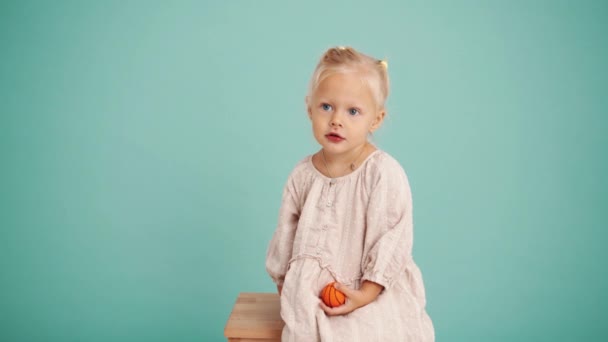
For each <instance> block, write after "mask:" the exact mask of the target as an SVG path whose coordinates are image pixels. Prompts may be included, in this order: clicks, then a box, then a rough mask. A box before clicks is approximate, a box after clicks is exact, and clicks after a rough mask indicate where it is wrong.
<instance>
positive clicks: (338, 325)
mask: <svg viewBox="0 0 608 342" xmlns="http://www.w3.org/2000/svg"><path fill="white" fill-rule="evenodd" d="M412 244H413V219H412V197H411V191H410V186H409V182H408V179H407V175H406V174H405V172H404V170H403V168H402V167H401V165H400V164H399V162H398V161H397V160H395V159H394V158H393V157H392V156H390V155H389V154H388V153H386V152H384V151H383V150H379V149H377V150H375V151H374V152H372V153H371V154H370V155H369V156H368V157H367V158H366V159H365V161H364V162H363V163H362V164H361V165H360V166H359V167H358V168H357V169H355V170H354V171H353V172H351V173H350V174H348V175H345V176H343V177H338V178H334V179H333V181H332V179H330V178H328V177H326V176H325V175H323V174H322V173H320V172H319V171H318V170H317V169H316V167H315V166H314V165H313V163H312V155H309V156H307V157H306V158H304V159H303V160H301V161H300V162H299V163H298V164H297V165H296V166H295V167H294V169H293V170H292V172H291V173H290V175H289V177H288V180H287V182H286V184H285V188H284V190H283V197H282V202H281V208H280V210H279V219H278V225H277V227H276V230H275V232H274V235H273V236H272V239H271V241H270V243H269V246H268V250H267V256H266V270H267V272H268V274H269V275H270V277H271V278H272V280H273V281H274V282H275V283H276V284H277V285H282V286H283V290H282V293H281V317H282V318H283V321H284V322H285V327H284V328H283V331H282V338H281V340H282V341H284V342H285V341H306V342H307V341H329V342H332V341H349V342H353V341H361V342H371V341H382V342H384V341H416V342H422V341H434V340H435V332H434V328H433V323H432V321H431V319H430V317H429V315H428V314H427V312H426V309H425V306H426V298H425V290H424V283H423V279H422V274H421V272H420V269H419V268H418V266H417V265H416V264H415V263H414V260H413V258H412ZM364 280H369V281H373V282H375V283H378V284H380V285H382V286H384V289H383V290H382V292H381V293H380V295H379V296H378V297H377V298H376V299H375V300H374V301H373V302H371V303H370V304H368V305H366V306H363V307H361V308H359V309H356V310H355V311H353V312H351V313H349V314H347V315H341V316H327V315H326V314H325V312H324V311H323V310H322V309H321V307H320V306H319V301H320V299H319V294H320V292H321V290H322V289H323V287H325V285H326V284H327V283H329V282H332V281H338V282H340V283H342V284H345V285H347V286H349V287H351V288H354V289H359V288H360V286H361V282H362V281H364Z"/></svg>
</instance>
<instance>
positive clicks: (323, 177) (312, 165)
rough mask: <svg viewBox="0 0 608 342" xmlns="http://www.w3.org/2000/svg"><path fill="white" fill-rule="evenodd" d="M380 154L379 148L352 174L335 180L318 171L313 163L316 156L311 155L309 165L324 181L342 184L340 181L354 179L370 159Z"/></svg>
mask: <svg viewBox="0 0 608 342" xmlns="http://www.w3.org/2000/svg"><path fill="white" fill-rule="evenodd" d="M380 152H382V150H380V149H379V148H377V147H376V150H374V151H373V152H372V153H370V154H369V155H368V156H367V157H365V159H364V160H363V162H362V163H361V165H359V166H358V167H357V168H356V169H354V170H353V172H351V173H349V174H346V175H344V176H340V177H334V178H330V177H327V176H326V175H324V174H323V173H321V171H319V170H318V169H317V167H316V166H315V164H314V163H313V162H312V156H313V155H314V154H311V155H309V156H308V160H307V163H308V165H309V166H310V168H311V169H312V170H313V171H314V173H315V174H317V176H319V177H320V178H322V179H323V180H325V181H328V182H331V181H332V180H333V181H334V182H340V181H342V180H344V179H347V178H349V177H353V176H354V175H356V174H357V173H359V171H360V170H361V169H362V168H363V165H365V164H366V163H367V162H368V160H370V158H371V157H372V156H374V155H375V154H378V153H380Z"/></svg>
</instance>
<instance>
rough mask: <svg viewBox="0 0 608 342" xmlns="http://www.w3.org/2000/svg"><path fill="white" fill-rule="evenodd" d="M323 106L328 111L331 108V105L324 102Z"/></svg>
mask: <svg viewBox="0 0 608 342" xmlns="http://www.w3.org/2000/svg"><path fill="white" fill-rule="evenodd" d="M321 108H323V110H324V111H326V112H327V111H329V110H331V105H328V104H327V103H324V104H322V105H321Z"/></svg>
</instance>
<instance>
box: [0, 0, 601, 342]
mask: <svg viewBox="0 0 608 342" xmlns="http://www.w3.org/2000/svg"><path fill="white" fill-rule="evenodd" d="M607 14H608V3H607V2H605V1H595V2H593V1H579V2H572V1H457V2H456V1H442V2H437V1H435V2H424V1H392V2H376V3H375V4H372V2H370V1H368V2H362V3H360V4H355V3H352V2H350V1H340V2H332V3H325V2H324V1H302V2H291V3H290V4H289V5H288V4H286V2H283V1H272V2H271V1H225V2H220V1H217V2H193V1H192V2H191V1H178V2H176V3H172V2H169V1H159V2H152V1H139V2H138V1H125V2H123V1H70V2H67V1H66V2H52V1H40V2H25V1H15V2H8V1H3V2H2V3H1V4H0V46H1V49H2V53H1V55H0V103H1V108H2V109H1V111H2V113H1V116H0V120H1V121H0V128H1V134H0V153H1V157H2V159H1V161H2V164H1V166H2V167H1V170H0V173H1V177H0V189H1V190H0V228H1V229H0V267H1V270H2V271H1V273H0V277H1V280H0V325H1V326H0V340H2V341H222V340H223V328H224V324H225V322H226V320H227V318H228V315H229V312H230V310H231V307H232V305H233V303H234V300H235V298H236V296H237V294H238V293H239V292H249V291H251V292H271V291H273V290H274V286H273V284H272V283H271V281H270V279H269V277H268V276H267V275H266V273H265V269H264V259H265V252H266V246H267V242H268V240H269V239H270V237H271V235H272V233H273V231H274V228H275V223H276V219H277V213H278V208H279V204H280V197H281V192H282V187H283V184H284V182H285V180H286V178H287V175H288V173H289V171H290V170H291V168H292V167H293V166H294V165H295V163H296V162H297V161H299V160H300V159H302V158H303V157H304V156H306V155H307V154H310V153H313V152H314V151H316V150H317V148H318V145H317V144H316V142H315V140H314V138H313V136H312V133H311V128H310V124H309V122H308V120H307V118H306V115H305V110H304V95H305V92H306V87H307V83H308V80H309V77H310V74H311V73H312V70H313V68H314V66H315V64H316V62H317V60H318V58H319V57H320V55H321V54H322V53H323V51H324V50H325V49H327V48H328V47H330V46H334V45H351V46H353V47H355V48H357V49H359V50H361V51H362V52H364V53H368V54H371V55H373V56H375V57H378V58H386V59H388V61H389V72H390V77H391V82H392V89H391V95H390V97H389V101H388V110H389V117H388V118H387V121H386V122H385V125H384V126H383V127H382V128H381V129H380V130H379V131H378V132H377V133H376V137H375V140H374V141H375V143H376V144H378V145H379V147H381V148H383V149H384V150H386V151H388V152H389V153H391V154H392V155H393V156H394V157H396V158H397V159H398V160H399V161H400V162H401V163H402V165H403V167H404V168H405V170H406V172H407V173H408V176H409V179H410V183H411V186H412V192H413V199H414V221H415V237H416V239H415V244H414V257H415V260H416V262H417V263H418V265H419V266H420V268H421V270H422V272H423V276H424V281H425V286H426V291H427V300H428V306H427V309H428V312H429V314H430V316H431V317H432V319H433V322H434V324H435V329H436V335H437V340H438V341H601V340H606V339H608V330H607V329H606V326H605V319H606V316H605V314H604V313H605V310H606V306H607V304H608V301H607V295H606V289H608V281H607V279H608V278H607V276H606V274H607V273H606V260H607V257H608V253H607V252H606V250H607V249H606V246H605V245H606V242H607V237H608V234H607V233H606V228H607V226H606V219H605V218H606V216H605V215H606V214H605V209H606V194H607V190H608V186H607V185H608V182H607V180H606V174H607V173H608V168H607V165H608V163H607V158H606V147H608V146H607V142H608V141H607V135H606V132H607V128H608V119H607V114H608V112H607V109H608V100H607V96H606V95H607V94H606V86H607V81H608V77H607V76H608V72H607V68H606V61H607V60H608V47H607V39H606V33H607V32H608V31H607V29H608V20H607Z"/></svg>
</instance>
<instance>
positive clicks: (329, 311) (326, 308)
mask: <svg viewBox="0 0 608 342" xmlns="http://www.w3.org/2000/svg"><path fill="white" fill-rule="evenodd" d="M319 306H320V307H321V309H323V311H325V313H326V314H327V315H329V316H332V314H333V312H332V310H331V308H330V307H329V306H327V305H325V303H323V301H322V300H321V301H319Z"/></svg>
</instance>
